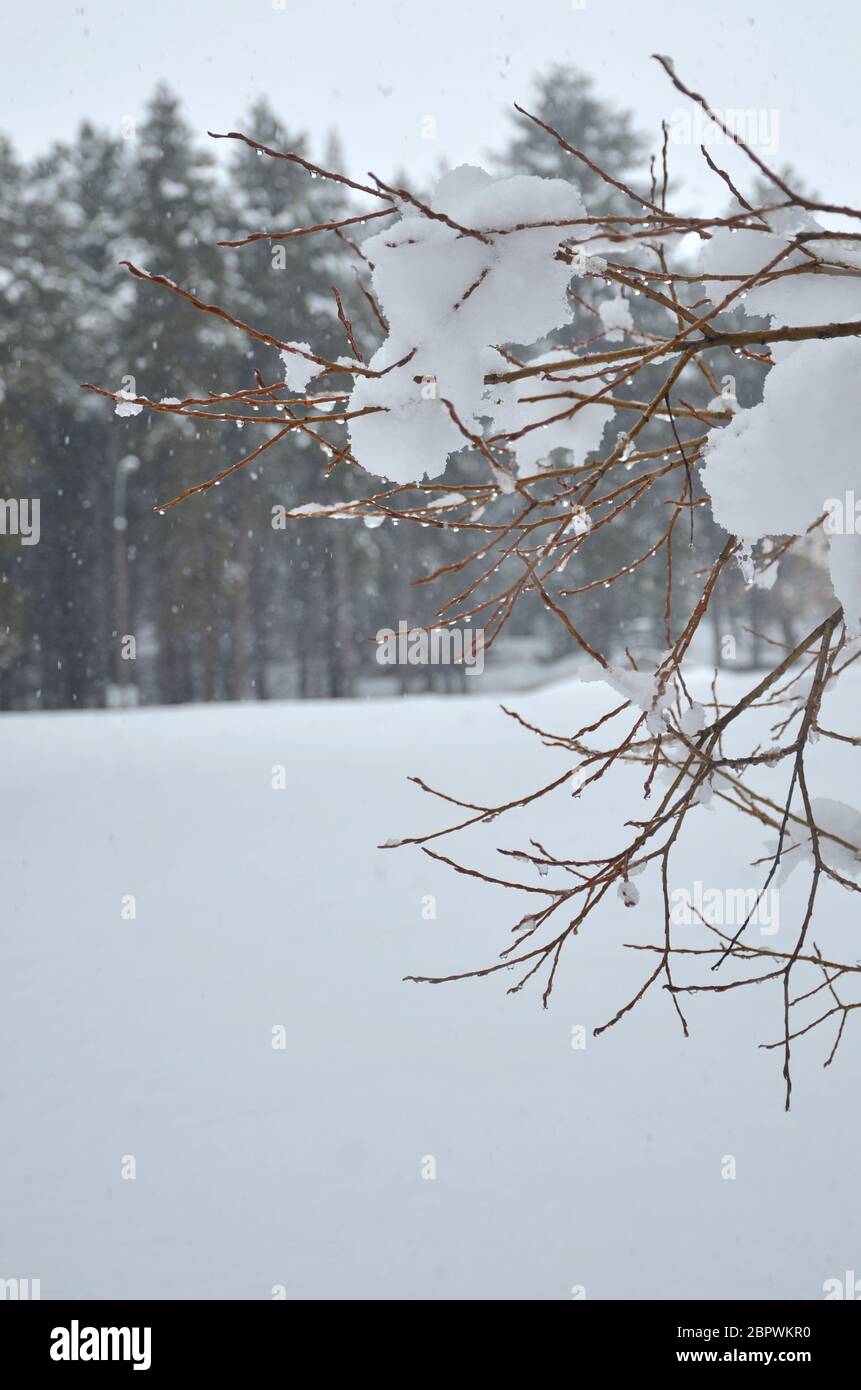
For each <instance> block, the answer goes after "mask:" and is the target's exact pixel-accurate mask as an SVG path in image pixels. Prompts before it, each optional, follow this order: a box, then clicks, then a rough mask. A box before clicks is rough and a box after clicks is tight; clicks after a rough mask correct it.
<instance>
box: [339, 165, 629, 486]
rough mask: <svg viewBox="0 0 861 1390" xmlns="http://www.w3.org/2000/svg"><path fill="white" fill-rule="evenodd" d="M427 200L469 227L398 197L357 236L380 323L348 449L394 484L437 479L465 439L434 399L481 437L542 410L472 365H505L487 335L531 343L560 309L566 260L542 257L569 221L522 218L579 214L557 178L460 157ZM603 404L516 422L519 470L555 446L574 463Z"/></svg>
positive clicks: (564, 303)
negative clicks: (369, 230)
mask: <svg viewBox="0 0 861 1390" xmlns="http://www.w3.org/2000/svg"><path fill="white" fill-rule="evenodd" d="M430 206H431V208H432V209H433V210H434V211H435V212H440V213H444V214H445V215H446V216H447V217H448V218H449V219H451V220H452V221H454V222H456V223H457V224H458V225H459V226H460V227H462V228H469V229H471V230H472V231H477V232H479V233H481V234H482V238H483V239H480V238H479V237H477V236H471V235H464V233H463V231H458V230H456V229H455V228H453V227H451V226H449V225H447V224H446V223H445V222H443V221H437V220H435V219H431V218H429V217H427V216H426V215H425V214H424V213H422V212H421V211H419V210H418V209H416V208H413V207H412V206H410V205H404V206H402V207H401V216H400V220H399V221H398V222H397V223H395V224H394V226H388V227H387V228H386V230H385V231H384V232H381V233H379V234H378V235H377V236H374V237H372V238H371V239H370V240H369V241H367V242H366V243H365V246H364V250H365V253H366V255H367V256H368V258H369V260H371V261H372V262H373V265H374V272H373V289H374V293H375V295H376V297H377V299H378V301H379V303H380V305H381V307H382V310H383V312H384V313H385V315H386V318H387V320H388V323H389V325H390V327H389V332H388V335H387V337H386V339H385V342H384V343H383V344H382V345H381V347H380V348H379V349H378V350H377V352H376V353H375V355H374V357H373V358H372V359H371V362H370V364H369V365H370V367H371V368H372V369H373V370H374V371H377V372H384V373H385V374H384V375H382V376H379V377H360V378H359V379H358V381H357V382H356V385H355V388H354V390H353V393H352V397H351V400H350V410H351V411H357V410H362V409H365V408H367V407H369V406H376V407H384V410H383V411H379V410H378V411H377V412H376V413H372V414H367V415H364V416H363V417H362V418H361V419H353V420H351V422H350V439H351V447H352V451H353V454H354V455H355V457H356V459H357V460H358V462H359V463H361V464H362V465H363V466H364V467H365V468H366V469H367V470H368V471H369V472H371V473H375V474H377V475H379V476H382V477H385V478H389V479H392V480H393V481H394V482H398V483H409V482H414V481H418V480H420V479H421V478H422V477H423V476H425V475H426V476H427V477H431V478H434V477H438V476H439V475H440V474H441V473H442V472H443V471H444V469H445V466H446V462H447V460H448V458H449V456H450V455H451V454H452V453H454V452H456V451H457V450H459V449H462V448H464V447H465V445H466V444H467V440H466V439H465V437H464V434H463V433H462V431H461V429H460V428H459V427H458V424H457V422H456V421H455V419H453V418H452V415H451V413H450V411H449V409H448V407H447V406H446V404H445V402H446V401H448V402H450V403H451V406H452V407H453V408H454V411H455V412H456V414H457V417H458V419H459V420H460V421H461V423H462V424H463V426H464V428H465V429H467V430H469V431H471V432H473V433H475V434H482V433H483V432H485V433H486V434H487V435H488V436H493V435H494V434H504V433H508V432H510V431H512V430H514V429H516V430H517V431H520V430H522V429H523V428H524V426H528V425H530V424H533V423H538V422H540V421H542V420H543V419H547V418H549V417H552V416H553V414H554V411H553V410H552V409H549V408H548V406H547V405H546V404H544V405H543V406H542V405H541V404H537V405H532V406H527V407H525V408H524V407H523V406H522V405H519V404H518V401H519V400H520V398H521V397H522V396H523V395H524V394H526V395H535V394H536V392H535V391H534V390H530V389H527V390H524V387H523V385H522V384H519V383H516V382H515V383H504V384H502V385H495V386H494V385H491V386H488V385H486V384H485V381H484V377H485V375H486V374H487V373H492V372H499V371H504V370H505V369H506V367H507V365H508V364H507V363H506V361H505V359H504V358H503V357H502V356H501V355H500V354H499V353H498V352H496V351H495V350H494V349H495V347H497V346H501V345H503V344H506V343H517V344H534V343H540V342H541V340H542V339H545V338H546V337H547V335H548V334H550V333H551V332H553V330H554V329H557V328H560V327H562V326H564V325H565V324H567V323H569V322H570V321H571V319H572V316H573V315H572V307H571V304H570V302H569V300H568V297H567V290H568V286H569V284H570V282H571V280H572V277H573V276H574V274H575V271H574V270H572V267H571V266H570V265H569V264H566V262H565V261H563V260H560V259H558V258H557V256H556V252H557V249H558V247H559V243H560V242H561V241H563V240H564V239H565V237H566V236H570V235H571V234H572V229H571V227H570V226H567V227H566V226H550V227H546V226H545V227H535V226H527V225H524V224H529V223H536V222H550V221H552V222H560V223H566V222H569V223H570V222H571V221H572V220H575V219H578V218H583V217H585V215H586V210H585V208H584V206H583V202H582V199H581V197H580V193H579V191H578V190H577V188H576V187H575V186H574V184H572V183H569V182H567V181H566V180H564V179H545V178H538V177H533V176H516V177H513V178H492V177H491V176H490V175H489V174H487V173H485V172H484V170H482V169H479V168H476V167H474V166H472V165H461V166H460V167H459V168H457V169H454V170H452V171H451V172H450V173H447V174H446V175H445V176H444V177H443V178H442V179H441V180H440V182H439V184H438V186H437V189H436V191H435V193H434V195H433V197H432V199H431V202H430ZM410 353H411V354H412V355H411V356H410V358H409V361H407V362H405V363H404V364H403V365H398V366H396V365H394V364H396V363H399V362H400V360H401V359H402V358H404V357H406V356H407V355H408V354H410ZM387 369H391V370H387ZM612 413H613V412H612V410H611V408H610V407H607V406H603V405H599V404H595V405H592V406H589V407H588V408H586V409H584V410H582V411H580V412H578V413H577V414H576V415H574V416H573V417H572V418H571V419H568V420H564V421H558V422H552V421H551V423H549V424H547V425H539V427H538V428H536V429H533V430H527V432H526V433H525V434H524V435H523V436H522V437H521V438H519V439H518V440H516V441H515V442H514V443H513V446H512V447H513V448H514V449H515V450H516V454H517V462H518V466H519V468H520V470H521V472H522V471H524V470H529V469H532V468H533V466H534V465H535V464H536V463H537V462H538V461H539V460H541V459H545V458H546V457H547V455H548V454H549V453H550V452H551V451H552V450H553V449H555V448H565V449H569V450H571V451H572V452H573V454H574V456H575V461H581V460H582V459H583V458H584V457H585V455H586V454H587V453H588V452H589V451H590V450H591V449H593V448H595V447H596V446H597V445H598V444H599V443H600V439H601V435H602V433H603V430H604V426H605V424H606V422H607V420H609V419H610V418H611V416H612ZM483 427H484V431H483Z"/></svg>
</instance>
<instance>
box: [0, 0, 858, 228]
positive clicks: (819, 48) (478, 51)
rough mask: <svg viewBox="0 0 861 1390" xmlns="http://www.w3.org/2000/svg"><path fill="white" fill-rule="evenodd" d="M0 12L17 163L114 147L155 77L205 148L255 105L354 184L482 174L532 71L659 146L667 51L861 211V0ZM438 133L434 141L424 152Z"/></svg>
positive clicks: (695, 194) (694, 182)
mask: <svg viewBox="0 0 861 1390" xmlns="http://www.w3.org/2000/svg"><path fill="white" fill-rule="evenodd" d="M0 5H2V11H3V20H2V26H3V27H2V57H0V63H2V69H3V70H2V76H0V129H2V130H4V131H5V132H6V133H7V134H10V135H11V136H12V137H13V140H14V141H15V144H16V146H17V148H18V150H19V151H20V152H22V153H26V154H31V153H34V152H36V151H39V150H42V149H44V148H45V147H46V146H47V145H48V144H49V143H50V142H51V141H52V140H54V139H57V138H68V137H71V136H72V135H73V134H74V131H75V128H76V126H77V124H78V122H79V121H80V120H81V119H82V118H83V117H91V118H94V119H95V120H96V121H97V122H99V123H101V124H103V125H105V126H108V127H111V128H113V129H115V130H119V129H120V128H121V124H122V122H123V120H124V118H126V117H128V116H134V117H138V116H140V114H141V111H142V108H143V105H144V102H145V100H146V98H147V96H148V95H149V94H150V92H151V91H152V88H153V86H154V84H155V83H156V82H157V81H158V80H160V79H163V80H165V81H167V82H168V83H169V84H170V85H171V86H173V87H174V88H175V89H176V90H177V91H178V92H180V93H181V95H182V96H183V98H184V101H185V106H186V112H187V115H188V117H189V119H190V120H191V122H192V124H193V126H194V127H195V128H197V129H198V130H199V131H200V132H201V134H203V132H205V130H206V129H207V127H209V128H210V129H220V130H226V129H232V128H235V126H236V125H237V123H239V122H240V121H241V117H242V113H243V112H244V111H245V110H247V107H248V105H249V103H250V102H251V101H252V100H253V99H254V98H255V97H256V96H258V95H260V94H262V93H264V94H266V95H267V96H268V97H270V99H271V100H272V102H273V104H274V105H275V107H276V109H277V110H278V112H279V114H280V115H281V116H282V118H283V119H284V121H285V122H286V124H287V125H288V127H290V126H293V127H295V128H301V129H306V130H308V131H310V132H311V134H312V136H313V137H314V148H315V149H316V151H317V152H318V153H322V149H323V139H324V135H325V132H326V131H327V130H328V129H329V128H332V127H335V128H337V129H338V131H339V132H340V135H341V137H342V140H343V143H344V147H345V150H346V156H347V162H348V166H349V167H348V172H350V173H352V174H353V175H354V176H359V177H363V176H364V175H365V173H366V171H367V170H368V169H369V168H371V169H374V170H375V171H377V172H380V173H381V175H382V177H385V176H386V173H389V174H391V173H392V172H394V171H395V170H396V169H398V168H403V169H407V170H414V171H415V176H416V180H417V182H418V181H420V180H422V179H424V180H427V178H428V176H429V175H430V174H431V173H432V171H433V170H434V169H435V167H436V166H437V163H438V161H439V159H440V158H441V157H444V158H446V159H447V160H448V161H449V162H450V163H453V164H456V163H462V162H464V161H470V162H480V161H481V156H482V152H483V150H484V149H486V147H487V146H488V145H497V146H498V145H499V144H500V141H501V138H502V132H503V129H504V122H503V119H502V113H503V111H504V110H505V109H506V108H510V106H511V103H512V102H513V101H514V100H520V101H521V102H524V103H525V104H528V98H529V93H530V78H531V76H532V74H534V73H538V72H541V71H542V70H546V69H547V68H548V67H549V66H550V65H551V64H552V63H554V62H559V61H564V62H571V63H572V64H576V65H578V66H580V67H581V68H583V69H585V70H586V71H588V72H589V73H591V74H592V75H593V77H594V79H595V82H596V86H597V89H598V91H599V93H600V94H601V95H604V96H606V97H608V98H612V99H615V100H616V101H617V102H619V103H622V104H624V105H626V106H628V107H631V108H632V109H633V110H634V111H635V112H636V115H637V118H638V123H639V124H640V125H641V126H642V127H643V128H645V129H647V130H648V131H653V132H658V131H659V126H660V121H661V118H662V117H665V118H667V119H670V118H671V117H672V115H673V112H674V111H676V110H677V109H678V108H679V107H680V105H681V101H680V98H679V97H678V95H677V94H676V92H675V91H674V90H673V89H672V87H671V85H670V83H669V81H668V79H667V78H666V76H665V75H664V73H663V72H662V71H661V70H660V68H659V67H658V65H657V64H656V63H654V62H652V61H650V57H649V55H650V54H651V53H652V52H655V51H658V52H662V53H667V54H670V55H672V57H673V58H674V59H675V62H676V68H677V71H678V72H679V74H680V76H682V77H683V78H684V79H685V80H686V81H687V83H688V85H690V86H693V87H694V88H695V89H698V90H700V91H703V92H705V93H706V94H707V95H708V96H709V98H710V100H711V102H712V104H713V105H714V106H715V107H717V108H719V109H721V110H734V109H753V110H756V111H758V112H760V113H763V114H762V115H761V116H760V117H759V118H758V119H759V120H761V122H762V128H761V131H760V134H761V135H762V138H763V139H764V140H766V141H768V142H769V144H770V146H772V145H773V142H774V137H775V134H776V135H777V137H778V139H779V149H778V152H777V156H776V161H777V162H778V163H780V164H783V163H786V162H791V163H792V164H793V165H794V166H795V167H796V168H797V169H798V170H799V171H800V173H801V174H802V175H803V176H804V178H806V179H807V181H808V182H809V183H810V184H812V185H814V186H815V187H816V188H817V190H818V191H819V192H820V193H821V194H822V195H823V197H827V198H828V199H829V200H831V201H841V202H844V201H851V202H852V203H853V204H855V205H856V206H857V205H858V204H859V203H861V161H859V159H858V119H857V101H858V98H857V91H858V59H859V53H861V7H859V5H858V4H857V0H820V3H800V0H719V3H714V4H711V3H709V4H706V3H703V0H585V4H584V3H583V0H428V3H421V0H411V2H410V3H407V0H364V3H359V0H328V3H327V0H314V3H310V2H309V0H133V3H127V2H125V0H85V2H84V3H80V4H67V3H65V2H64V0H41V2H40V3H39V4H32V3H31V4H20V3H13V0H0ZM774 113H776V117H775V115H774ZM428 116H432V117H433V118H434V120H435V122H436V138H435V139H433V140H428V139H426V138H424V136H423V132H426V131H427V129H428V125H427V122H426V120H425V118H426V117H428ZM775 120H776V122H777V124H776V125H775ZM658 138H659V137H658V134H657V133H656V136H655V139H656V143H657V140H658ZM733 154H734V152H733ZM672 160H673V168H674V169H675V172H676V178H677V179H678V178H680V177H681V178H683V179H684V181H685V182H686V185H687V191H688V196H687V197H686V200H685V201H686V202H689V203H697V204H701V203H702V202H703V200H704V197H705V196H706V189H707V188H711V186H712V185H713V182H714V176H713V175H709V174H705V175H704V174H703V173H702V163H701V158H700V156H699V154H698V153H697V152H696V151H695V150H694V148H693V147H690V146H685V145H682V144H678V145H676V144H674V146H673V149H672ZM721 162H727V163H728V162H729V161H728V160H721ZM734 167H735V168H737V167H738V165H737V164H735V165H734Z"/></svg>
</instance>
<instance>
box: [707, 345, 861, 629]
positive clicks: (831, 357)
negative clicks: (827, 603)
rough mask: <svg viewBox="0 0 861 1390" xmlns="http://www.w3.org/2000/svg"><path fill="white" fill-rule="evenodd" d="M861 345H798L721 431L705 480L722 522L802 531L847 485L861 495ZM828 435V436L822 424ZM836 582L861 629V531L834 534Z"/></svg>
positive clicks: (755, 530) (776, 531)
mask: <svg viewBox="0 0 861 1390" xmlns="http://www.w3.org/2000/svg"><path fill="white" fill-rule="evenodd" d="M859 380H861V343H859V342H858V341H857V339H854V338H835V339H830V340H828V341H825V342H806V343H798V344H796V345H794V350H793V351H792V352H790V353H788V354H787V355H786V356H785V357H784V359H783V360H782V361H781V362H780V363H778V364H777V365H776V366H775V367H773V368H772V369H771V371H770V372H769V374H768V376H767V377H766V380H765V388H764V391H763V398H762V401H761V403H760V404H759V405H755V406H753V407H752V408H751V409H749V410H741V411H739V412H738V414H736V415H734V416H733V419H732V420H731V421H730V423H729V424H728V425H726V426H725V427H724V429H722V430H720V431H715V432H714V433H713V434H712V436H711V439H710V441H709V445H708V447H707V450H706V459H707V461H706V464H705V466H704V468H703V470H702V481H703V485H704V487H705V488H706V490H707V491H708V493H709V495H710V497H711V500H712V510H713V512H714V516H715V520H716V521H717V522H718V523H719V524H720V525H721V526H723V527H724V528H725V530H727V531H729V532H730V533H731V534H733V535H735V536H739V537H741V538H743V539H744V540H746V541H755V540H759V539H761V538H763V537H766V536H774V535H787V536H800V535H803V534H804V532H805V531H806V530H807V529H808V527H810V526H811V525H812V524H813V522H815V521H816V520H817V519H818V518H819V517H821V516H822V515H823V513H824V512H825V511H826V510H827V503H828V501H829V500H830V499H840V498H842V497H844V496H845V494H846V493H847V492H852V491H857V493H858V495H859V496H861V453H859V440H861V393H859V391H858V382H859ZM824 427H825V428H827V432H828V433H827V441H823V428H824ZM830 544H831V558H830V568H831V580H832V583H833V585H834V592H835V594H836V595H837V598H838V599H839V600H840V602H841V603H842V604H843V608H844V612H845V616H846V623H847V627H848V629H849V631H850V632H854V633H857V632H859V631H861V537H859V536H857V535H854V534H848V535H832V536H831V537H830Z"/></svg>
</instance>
